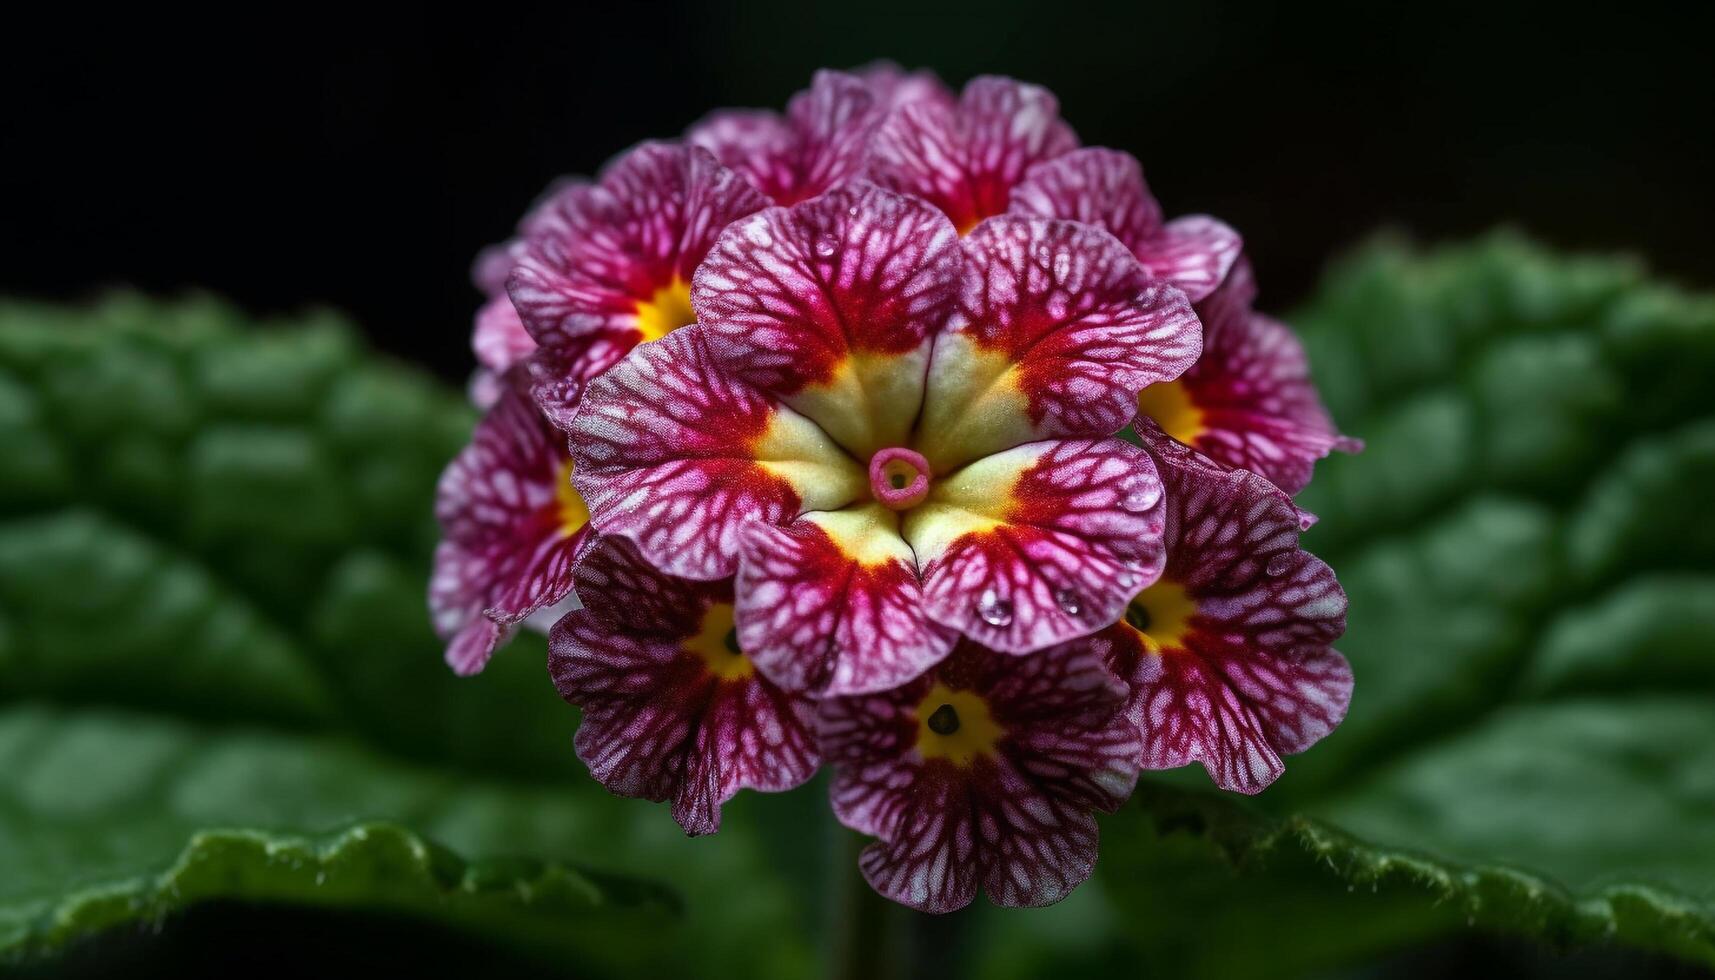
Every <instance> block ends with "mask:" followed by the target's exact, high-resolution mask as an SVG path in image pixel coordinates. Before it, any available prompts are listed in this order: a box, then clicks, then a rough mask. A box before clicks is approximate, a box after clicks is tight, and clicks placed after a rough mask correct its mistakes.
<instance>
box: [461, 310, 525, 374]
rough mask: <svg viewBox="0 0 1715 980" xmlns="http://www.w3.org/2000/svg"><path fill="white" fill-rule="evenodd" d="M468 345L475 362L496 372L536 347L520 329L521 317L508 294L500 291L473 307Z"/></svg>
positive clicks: (516, 361)
mask: <svg viewBox="0 0 1715 980" xmlns="http://www.w3.org/2000/svg"><path fill="white" fill-rule="evenodd" d="M470 346H471V350H473V351H474V352H475V353H476V360H477V363H479V364H481V365H482V366H483V367H485V368H487V369H489V370H490V371H493V372H495V373H496V374H499V373H503V372H505V371H506V370H507V369H508V368H510V367H512V365H514V364H517V363H518V362H519V361H521V360H523V359H524V358H526V357H528V356H530V352H531V351H534V350H535V349H536V341H535V340H534V339H533V338H532V337H531V336H530V333H529V331H527V330H525V329H524V321H522V320H520V319H519V318H518V311H517V310H515V309H513V307H512V300H511V298H510V297H508V296H507V295H506V294H505V293H504V292H502V293H499V294H497V295H495V296H492V297H490V298H489V300H488V302H486V303H484V304H482V308H481V309H479V310H477V312H476V326H475V327H474V328H473V329H472V331H471V339H470Z"/></svg>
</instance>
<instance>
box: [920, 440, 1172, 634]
mask: <svg viewBox="0 0 1715 980" xmlns="http://www.w3.org/2000/svg"><path fill="white" fill-rule="evenodd" d="M1161 497H1162V493H1161V481H1160V479H1159V478H1158V477H1157V476H1156V473H1155V467H1154V464H1153V463H1151V462H1150V461H1149V459H1148V456H1147V454H1146V453H1144V452H1143V451H1142V450H1140V449H1138V448H1137V447H1135V446H1132V445H1130V444H1129V443H1125V442H1122V441H1120V440H1118V439H1105V440H1065V441H1051V442H1038V443H1031V444H1029V445H1025V446H1020V447H1018V448H1016V449H1011V450H1008V451H1006V452H1004V453H998V454H996V455H994V456H990V457H987V458H985V459H982V460H979V461H978V462H976V463H972V464H971V465H969V466H966V467H964V468H963V469H961V470H959V471H958V472H957V473H954V474H953V475H952V476H950V477H948V478H945V479H942V480H938V481H936V482H935V483H934V484H933V486H932V488H931V490H930V495H929V499H928V500H927V501H925V502H924V503H923V504H922V505H920V506H918V507H916V508H914V509H912V510H910V511H907V512H906V513H905V517H904V521H903V526H902V529H901V530H902V533H903V535H904V537H905V540H906V541H907V542H909V543H910V544H911V547H912V549H913V551H914V552H915V553H916V555H917V560H918V567H919V568H920V570H921V572H922V577H923V592H924V602H925V608H926V609H927V611H928V614H929V616H930V618H932V619H934V620H936V621H937V622H940V623H942V624H944V625H946V626H948V627H951V628H953V629H957V630H959V631H960V632H962V633H963V634H964V635H966V636H968V637H970V638H971V639H973V640H976V641H977V642H979V643H982V644H983V645H985V646H989V647H992V648H994V649H996V650H1001V651H1004V652H1007V653H1027V652H1030V651H1033V650H1039V649H1041V648H1043V647H1046V646H1050V645H1053V644H1055V643H1060V642H1063V641H1066V640H1069V639H1073V638H1075V637H1079V636H1084V635H1087V634H1089V633H1092V632H1094V631H1096V630H1098V629H1101V628H1102V627H1103V626H1106V625H1107V624H1109V623H1112V622H1114V621H1115V620H1116V619H1118V618H1119V616H1120V614H1121V613H1122V612H1123V611H1124V610H1125V607H1126V604H1127V603H1128V602H1129V601H1130V600H1131V597H1132V596H1133V595H1135V594H1136V593H1137V591H1138V590H1139V589H1140V588H1142V587H1144V586H1145V585H1147V584H1149V583H1150V582H1153V581H1154V580H1155V579H1156V577H1157V576H1158V575H1159V574H1160V572H1161V568H1162V564H1163V560H1164V555H1163V553H1162V531H1163V523H1164V513H1163V512H1164V510H1165V508H1163V507H1162V506H1161Z"/></svg>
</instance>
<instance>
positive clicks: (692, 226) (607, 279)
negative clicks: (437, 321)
mask: <svg viewBox="0 0 1715 980" xmlns="http://www.w3.org/2000/svg"><path fill="white" fill-rule="evenodd" d="M767 203H768V200H767V198H764V197H763V196H762V195H761V194H759V193H757V191H756V189H755V188H754V187H752V186H751V185H750V183H749V182H748V181H747V180H745V179H744V178H743V177H742V176H740V175H739V174H737V173H735V172H733V171H731V170H728V169H727V168H726V167H723V166H721V165H720V164H719V163H718V162H717V161H716V160H715V158H714V157H712V156H710V155H709V153H708V151H706V150H704V149H702V148H700V147H695V146H675V145H671V144H665V143H645V144H643V145H642V146H639V147H637V148H636V149H634V150H631V151H630V152H628V153H626V154H625V155H623V156H621V157H620V158H619V159H618V160H616V161H614V162H613V163H612V164H610V165H609V166H608V167H607V169H606V170H604V171H602V175H601V178H600V179H599V180H597V181H596V182H595V183H582V182H578V183H571V184H568V185H566V186H564V187H562V188H561V189H560V190H559V191H557V192H556V193H554V194H553V196H551V197H550V198H549V199H548V200H547V201H545V202H544V203H543V204H542V205H541V206H540V207H539V208H538V209H537V210H536V212H535V213H534V214H533V215H532V216H531V219H530V221H529V225H528V227H527V228H526V229H525V233H524V236H523V239H522V241H521V243H520V245H519V247H518V253H517V258H516V262H515V264H514V266H513V269H512V274H511V278H510V279H509V281H508V285H507V291H508V292H509V293H510V294H511V296H512V302H513V305H514V306H515V307H516V308H517V311H518V316H519V318H520V320H521V321H522V322H523V324H524V327H525V329H526V330H528V331H529V333H530V336H531V337H533V338H534V339H535V341H536V343H537V344H538V345H539V349H538V350H537V351H536V352H535V353H534V354H533V355H532V357H531V373H532V375H533V376H534V378H535V388H534V394H535V396H536V400H537V402H538V404H539V405H540V406H541V408H542V409H543V410H544V411H545V412H547V413H548V416H549V417H550V418H551V419H553V420H554V421H555V422H557V423H559V424H562V425H564V424H565V423H566V422H567V421H568V420H569V419H570V417H571V413H572V412H573V411H574V410H575V408H576V405H577V400H578V397H579V396H580V395H581V394H582V392H583V387H584V385H585V384H586V383H587V382H588V381H589V379H590V378H592V377H595V376H596V375H598V374H600V373H601V372H602V371H603V370H605V369H607V368H608V367H609V366H611V365H612V364H613V363H614V362H616V361H617V360H619V358H620V357H622V356H623V355H624V354H625V352H626V351H628V350H630V349H631V348H632V347H634V346H636V345H637V344H640V343H644V342H646V341H651V340H658V339H660V338H661V337H664V336H666V335H667V334H668V333H670V332H672V331H673V330H675V329H677V328H679V327H682V326H684V325H686V324H688V323H690V322H691V321H692V320H693V319H694V315H693V314H692V312H691V302H690V283H691V274H692V272H693V271H694V270H695V269H696V268H697V265H698V263H700V262H701V261H702V260H703V255H704V254H705V253H706V252H707V251H708V249H709V246H710V245H711V244H713V242H714V240H715V238H716V236H718V235H719V234H720V233H721V229H723V228H725V227H726V225H727V223H728V222H730V221H732V220H733V219H735V218H739V217H742V216H744V215H746V214H749V213H751V212H752V211H755V210H757V209H758V208H761V207H763V206H764V205H766V204H767Z"/></svg>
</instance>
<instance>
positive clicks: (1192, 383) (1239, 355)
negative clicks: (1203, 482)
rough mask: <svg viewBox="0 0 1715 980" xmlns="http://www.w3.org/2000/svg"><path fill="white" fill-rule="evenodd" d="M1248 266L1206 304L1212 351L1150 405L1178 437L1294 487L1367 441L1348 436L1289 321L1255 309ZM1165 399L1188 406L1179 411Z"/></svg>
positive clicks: (1145, 397) (1206, 345)
mask: <svg viewBox="0 0 1715 980" xmlns="http://www.w3.org/2000/svg"><path fill="white" fill-rule="evenodd" d="M1254 295H1255V285H1254V283H1253V281H1252V279H1251V276H1250V270H1249V269H1248V268H1247V267H1246V266H1245V265H1244V264H1243V263H1241V264H1240V265H1239V266H1238V267H1237V268H1235V269H1234V271H1233V273H1232V274H1231V275H1230V276H1229V277H1228V279H1227V281H1226V282H1225V283H1224V284H1223V285H1222V286H1221V288H1220V289H1219V290H1217V291H1216V292H1215V293H1214V295H1212V296H1210V297H1209V298H1208V299H1207V300H1205V301H1204V302H1203V303H1201V304H1199V306H1198V311H1199V313H1200V314H1201V315H1202V318H1203V325H1204V340H1203V356H1202V358H1201V359H1200V360H1198V362H1197V363H1196V364H1195V365H1193V366H1192V367H1191V369H1190V370H1188V371H1186V372H1185V375H1184V377H1182V378H1181V379H1180V380H1179V381H1178V386H1179V388H1180V389H1181V391H1180V392H1179V393H1177V394H1174V395H1172V396H1170V397H1163V396H1162V395H1160V394H1158V393H1155V392H1151V391H1149V390H1145V391H1144V392H1143V393H1142V394H1141V395H1140V401H1139V403H1138V407H1139V409H1140V411H1142V412H1144V413H1146V414H1148V415H1150V416H1151V417H1153V418H1154V419H1155V421H1156V422H1157V423H1158V424H1159V425H1160V426H1161V427H1162V428H1163V429H1164V430H1166V431H1167V433H1168V434H1169V435H1172V436H1173V437H1174V438H1176V439H1179V440H1180V441H1182V442H1185V443H1187V444H1188V445H1190V446H1192V447H1193V448H1195V449H1197V450H1198V451H1199V452H1202V453H1204V454H1206V455H1207V456H1208V457H1209V458H1211V459H1213V460H1215V461H1217V462H1219V463H1221V464H1223V465H1226V466H1231V467H1237V468H1241V469H1247V470H1251V471H1252V472H1255V473H1260V474H1262V475H1263V476H1265V477H1267V478H1268V479H1269V480H1271V481H1273V482H1274V484H1275V485H1276V486H1278V487H1280V488H1281V489H1282V490H1285V491H1286V492H1287V493H1297V492H1298V491H1299V490H1301V489H1303V488H1304V486H1305V485H1306V484H1308V483H1309V482H1310V476H1311V473H1312V470H1313V469H1314V467H1315V463H1316V460H1318V459H1321V458H1322V457H1324V456H1326V455H1328V453H1330V452H1332V451H1334V450H1340V451H1343V452H1356V451H1358V450H1359V449H1362V448H1363V444H1362V443H1361V442H1359V441H1357V440H1355V439H1350V438H1347V437H1345V436H1342V435H1340V434H1339V432H1338V431H1337V430H1336V429H1335V428H1334V423H1333V420H1332V419H1330V418H1329V417H1328V412H1327V410H1326V409H1324V408H1323V407H1322V401H1321V399H1320V398H1319V397H1318V396H1317V394H1316V386H1315V384H1314V383H1313V382H1312V381H1311V379H1310V365H1309V363H1308V361H1307V359H1306V358H1305V356H1304V348H1303V345H1301V344H1300V343H1299V342H1298V338H1297V337H1295V336H1294V335H1293V333H1292V330H1291V329H1290V328H1288V327H1287V326H1286V325H1285V324H1282V323H1280V322H1278V321H1275V320H1272V319H1269V318H1268V317H1265V316H1262V315H1260V314H1258V313H1256V312H1254V311H1253V310H1252V309H1251V300H1252V297H1253V296H1254ZM1163 405H1182V406H1185V407H1182V408H1180V410H1179V411H1178V412H1176V413H1173V416H1172V417H1169V416H1168V415H1167V414H1166V413H1164V412H1163V410H1162V406H1163Z"/></svg>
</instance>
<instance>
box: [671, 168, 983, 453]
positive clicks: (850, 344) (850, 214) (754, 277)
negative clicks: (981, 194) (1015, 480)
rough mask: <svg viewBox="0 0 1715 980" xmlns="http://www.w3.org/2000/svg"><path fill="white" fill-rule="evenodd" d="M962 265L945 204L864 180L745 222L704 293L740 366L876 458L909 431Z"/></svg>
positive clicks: (720, 254)
mask: <svg viewBox="0 0 1715 980" xmlns="http://www.w3.org/2000/svg"><path fill="white" fill-rule="evenodd" d="M961 264H962V259H961V255H960V251H959V241H958V236H957V235H955V234H954V232H953V227H952V225H951V224H949V223H948V221H947V219H946V218H945V217H944V216H942V215H941V213H940V212H938V211H936V210H935V209H934V208H932V207H930V206H928V205H927V204H924V203H923V202H921V201H916V200H913V199H911V198H907V197H904V196H901V195H899V194H894V193H891V192H889V191H885V190H882V189H881V188H879V187H876V186H875V185H873V184H869V183H864V182H859V183H855V184H848V185H846V186H844V187H841V188H839V189H837V190H834V191H831V192H829V193H828V194H825V195H823V196H822V197H819V198H816V199H815V200H812V201H807V202H805V203H803V204H800V205H797V206H796V207H793V208H791V209H784V208H770V209H768V210H766V211H762V212H760V213H758V214H754V215H751V216H750V217H748V218H745V219H743V220H740V221H737V222H735V223H734V224H733V225H732V226H731V227H729V228H728V229H727V230H726V232H725V233H724V234H723V235H722V236H721V238H720V240H719V241H718V242H717V243H716V244H715V247H714V249H713V250H712V251H710V253H709V256H708V259H707V260H706V261H705V262H704V263H703V265H702V267H701V268H700V269H698V270H697V275H696V280H695V283H694V286H693V289H692V297H691V298H692V304H693V306H694V307H695V309H696V312H697V318H698V320H699V321H700V322H701V326H702V329H703V331H704V332H705V333H707V334H708V336H709V340H710V347H711V348H712V349H713V350H714V351H715V353H716V354H717V355H718V356H719V358H720V360H721V362H722V363H723V364H724V365H725V366H726V367H727V368H728V369H730V370H731V371H732V372H733V373H734V374H735V375H737V376H738V377H740V378H742V379H744V380H745V381H746V382H748V383H750V384H753V385H755V386H757V387H758V388H761V389H764V390H766V391H768V392H770V393H772V394H774V395H776V396H778V397H780V398H782V399H784V400H785V402H786V403H787V404H789V405H791V406H792V407H794V408H795V409H797V410H798V411H800V412H802V413H803V414H805V415H807V416H809V417H810V418H812V419H814V420H815V421H816V422H817V423H819V424H820V425H821V426H822V428H823V429H824V430H826V431H827V432H828V433H829V434H830V435H832V436H834V438H835V439H837V440H838V441H839V442H840V443H841V444H842V445H844V446H846V447H847V448H848V449H850V450H852V451H853V453H855V454H856V455H858V456H859V457H860V458H867V457H868V456H869V455H870V454H871V453H873V452H875V451H876V450H877V449H880V448H882V447H885V446H889V445H900V444H903V443H904V442H905V441H906V440H907V438H908V437H909V433H910V430H911V426H912V423H913V422H914V421H915V420H916V417H917V412H918V408H919V406H920V405H921V404H922V400H923V376H924V371H925V369H926V366H927V364H928V359H929V347H930V343H931V341H932V339H933V337H934V334H935V333H936V332H937V331H938V330H939V329H940V327H941V325H942V323H943V322H945V320H946V319H947V316H948V314H949V313H950V312H951V310H952V304H953V301H954V298H955V291H956V290H957V288H958V285H959V277H960V270H961Z"/></svg>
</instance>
